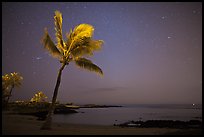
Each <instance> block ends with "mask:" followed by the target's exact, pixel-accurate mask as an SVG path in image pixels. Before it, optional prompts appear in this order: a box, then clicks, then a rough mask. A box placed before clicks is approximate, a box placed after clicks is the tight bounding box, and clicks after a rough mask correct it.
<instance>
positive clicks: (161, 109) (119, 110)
mask: <svg viewBox="0 0 204 137" xmlns="http://www.w3.org/2000/svg"><path fill="white" fill-rule="evenodd" d="M77 111H78V112H79V113H74V114H68V115H63V114H60V115H59V114H58V115H54V116H53V121H54V122H60V123H72V124H92V125H113V124H119V123H123V122H127V121H129V120H135V121H136V120H142V121H145V120H182V121H188V120H192V119H195V120H201V121H202V105H195V106H193V105H186V104H185V105H129V106H123V107H111V108H80V109H77Z"/></svg>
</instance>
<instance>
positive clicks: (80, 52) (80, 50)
mask: <svg viewBox="0 0 204 137" xmlns="http://www.w3.org/2000/svg"><path fill="white" fill-rule="evenodd" d="M71 55H72V57H73V58H79V57H82V56H85V55H88V56H92V55H93V52H92V50H91V49H90V48H87V46H78V47H76V48H74V49H73V50H72V51H71Z"/></svg>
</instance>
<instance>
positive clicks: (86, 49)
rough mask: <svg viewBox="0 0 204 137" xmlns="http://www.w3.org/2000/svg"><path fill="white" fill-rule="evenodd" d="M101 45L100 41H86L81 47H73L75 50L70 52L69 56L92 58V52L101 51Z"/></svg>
mask: <svg viewBox="0 0 204 137" xmlns="http://www.w3.org/2000/svg"><path fill="white" fill-rule="evenodd" d="M102 44H103V41H102V40H92V39H87V41H86V40H85V41H84V43H82V45H77V46H75V48H73V49H72V50H71V54H72V56H73V57H74V58H77V57H82V56H84V55H88V56H92V55H93V52H94V51H96V50H100V49H101V46H102Z"/></svg>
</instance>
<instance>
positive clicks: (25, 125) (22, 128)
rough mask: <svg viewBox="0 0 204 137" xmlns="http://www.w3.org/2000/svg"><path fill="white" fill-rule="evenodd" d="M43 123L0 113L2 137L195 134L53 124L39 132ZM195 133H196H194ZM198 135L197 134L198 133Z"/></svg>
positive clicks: (166, 129)
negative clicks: (14, 136) (29, 136)
mask: <svg viewBox="0 0 204 137" xmlns="http://www.w3.org/2000/svg"><path fill="white" fill-rule="evenodd" d="M42 123H43V121H39V120H37V118H36V117H34V116H28V115H14V114H8V113H2V134H3V135H163V134H170V135H171V134H177V133H178V134H182V135H183V134H184V135H185V134H191V133H193V134H197V132H201V131H195V129H188V130H181V129H170V128H134V127H124V128H122V127H116V126H100V125H80V124H67V123H66V124H64V123H53V124H52V130H40V127H41V126H42ZM194 132H196V133H194ZM198 134H199V133H198Z"/></svg>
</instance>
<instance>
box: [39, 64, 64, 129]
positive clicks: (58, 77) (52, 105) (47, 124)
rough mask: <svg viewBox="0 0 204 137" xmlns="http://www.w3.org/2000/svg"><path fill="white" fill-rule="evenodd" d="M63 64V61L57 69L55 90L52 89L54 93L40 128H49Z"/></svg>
mask: <svg viewBox="0 0 204 137" xmlns="http://www.w3.org/2000/svg"><path fill="white" fill-rule="evenodd" d="M65 65H66V64H65V63H63V64H62V66H61V68H60V69H59V72H58V76H57V83H56V85H55V90H54V94H53V97H52V104H51V105H50V108H49V112H48V114H47V118H46V121H45V123H44V124H43V125H42V127H41V129H42V130H49V129H51V123H52V115H53V113H54V110H55V102H56V99H57V94H58V89H59V86H60V82H61V75H62V70H63V69H64V67H65Z"/></svg>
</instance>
